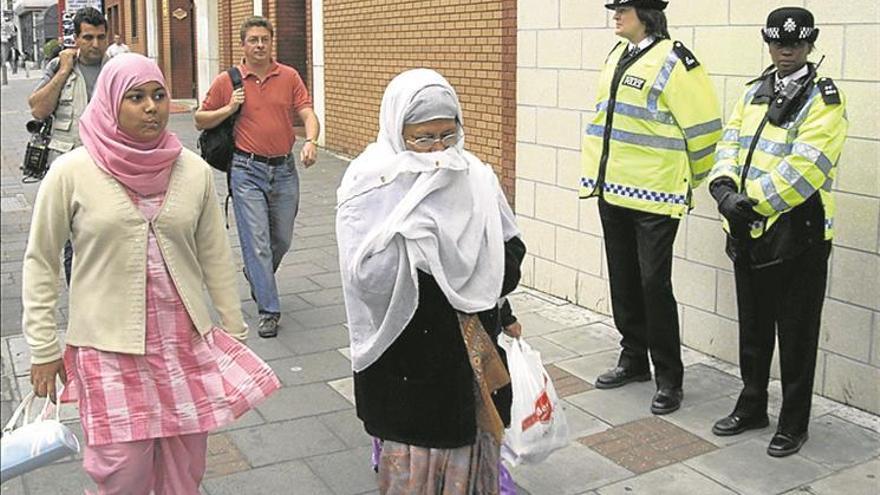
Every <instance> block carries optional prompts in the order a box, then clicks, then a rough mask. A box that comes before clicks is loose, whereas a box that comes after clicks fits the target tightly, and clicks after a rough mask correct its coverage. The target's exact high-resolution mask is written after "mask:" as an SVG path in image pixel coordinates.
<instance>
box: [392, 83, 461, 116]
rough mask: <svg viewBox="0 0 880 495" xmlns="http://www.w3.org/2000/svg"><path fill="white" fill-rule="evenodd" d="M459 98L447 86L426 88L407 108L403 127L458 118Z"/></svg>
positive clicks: (416, 95) (417, 94)
mask: <svg viewBox="0 0 880 495" xmlns="http://www.w3.org/2000/svg"><path fill="white" fill-rule="evenodd" d="M458 114H459V108H458V98H457V97H456V96H455V93H454V92H453V91H452V90H451V89H450V88H447V87H445V86H439V85H438V86H426V87H424V88H422V89H421V90H420V91H419V92H418V93H416V94H415V96H414V97H413V99H412V101H411V102H410V103H409V105H408V106H407V108H406V115H405V117H404V119H403V125H408V124H421V123H422V122H430V121H432V120H437V119H455V118H458V116H459V115H458Z"/></svg>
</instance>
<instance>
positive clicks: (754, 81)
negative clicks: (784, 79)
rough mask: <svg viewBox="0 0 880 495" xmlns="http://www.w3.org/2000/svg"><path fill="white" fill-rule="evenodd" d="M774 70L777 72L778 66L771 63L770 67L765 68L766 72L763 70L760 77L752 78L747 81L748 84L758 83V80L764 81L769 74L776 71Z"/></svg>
mask: <svg viewBox="0 0 880 495" xmlns="http://www.w3.org/2000/svg"><path fill="white" fill-rule="evenodd" d="M774 72H776V66H775V65H770V66H769V67H767V68H766V69H764V72H762V73H761V75H760V76H758V77H756V78H754V79H752V80H751V81H749V82H747V83H746V86H751V85H752V84H754V83H756V82H758V81H763V80H764V78H766V77H767V76H769V75H770V74H772V73H774Z"/></svg>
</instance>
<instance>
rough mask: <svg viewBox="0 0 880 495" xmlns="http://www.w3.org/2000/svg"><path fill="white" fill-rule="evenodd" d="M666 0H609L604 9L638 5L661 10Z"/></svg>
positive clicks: (643, 7)
mask: <svg viewBox="0 0 880 495" xmlns="http://www.w3.org/2000/svg"><path fill="white" fill-rule="evenodd" d="M668 3H669V2H668V1H667V0H611V1H610V2H608V3H606V4H605V8H606V9H611V10H614V9H616V8H617V7H638V8H640V9H654V10H663V9H665V8H666V4H668Z"/></svg>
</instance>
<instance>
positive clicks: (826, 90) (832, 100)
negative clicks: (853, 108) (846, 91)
mask: <svg viewBox="0 0 880 495" xmlns="http://www.w3.org/2000/svg"><path fill="white" fill-rule="evenodd" d="M816 87H817V88H819V93H821V94H822V100H823V101H824V102H825V104H826V105H840V91H838V90H837V86H835V84H834V81H832V80H831V78H829V77H822V78H820V79H818V80H817V81H816Z"/></svg>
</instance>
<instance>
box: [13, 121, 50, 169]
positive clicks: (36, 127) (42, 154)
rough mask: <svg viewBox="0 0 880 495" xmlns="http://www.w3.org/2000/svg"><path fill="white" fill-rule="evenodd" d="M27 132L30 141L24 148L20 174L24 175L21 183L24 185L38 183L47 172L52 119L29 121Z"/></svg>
mask: <svg viewBox="0 0 880 495" xmlns="http://www.w3.org/2000/svg"><path fill="white" fill-rule="evenodd" d="M27 130H28V132H30V133H31V139H30V141H28V143H27V148H25V151H24V163H22V165H21V173H22V175H24V177H22V179H21V181H22V182H24V183H26V184H27V183H31V182H37V181H39V180H40V179H42V178H43V177H44V176H45V175H46V172H47V171H48V170H49V163H48V162H49V142H50V141H51V140H52V117H48V118H46V120H31V121H30V122H28V123H27Z"/></svg>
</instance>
